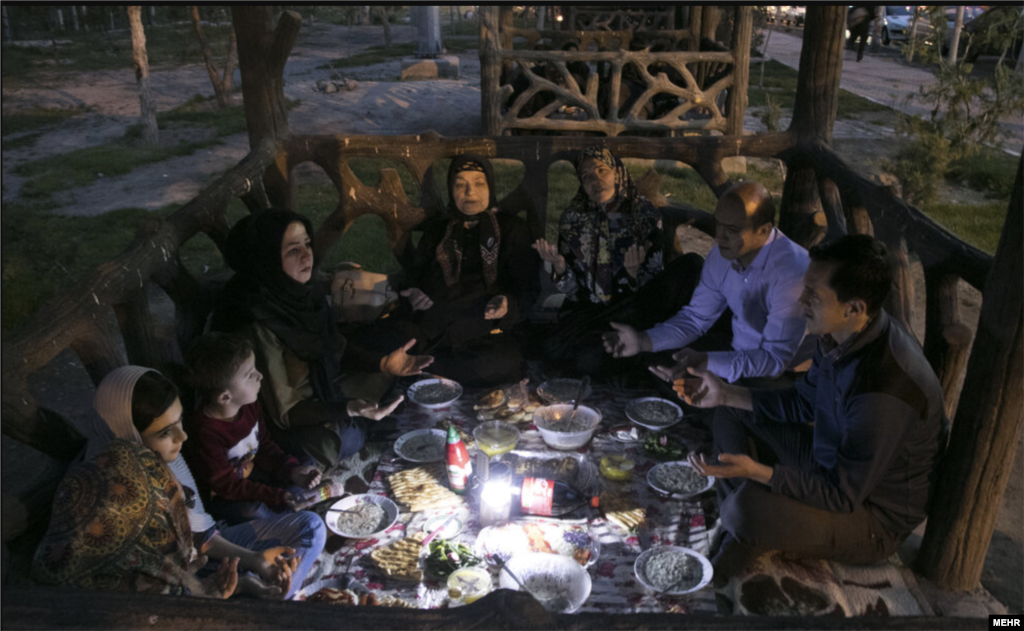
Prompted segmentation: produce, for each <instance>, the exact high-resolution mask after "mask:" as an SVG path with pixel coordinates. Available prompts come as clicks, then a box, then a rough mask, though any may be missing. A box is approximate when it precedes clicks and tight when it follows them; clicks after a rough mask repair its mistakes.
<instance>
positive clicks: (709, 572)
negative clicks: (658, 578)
mask: <svg viewBox="0 0 1024 631" xmlns="http://www.w3.org/2000/svg"><path fill="white" fill-rule="evenodd" d="M661 554H672V555H685V556H689V557H692V558H693V559H695V560H696V561H697V562H698V563H699V564H700V567H701V571H702V573H701V577H700V579H699V580H698V581H697V582H696V583H695V584H690V585H687V584H686V583H684V584H683V587H682V588H680V589H674V590H672V591H665V589H663V588H662V587H658V586H656V585H654V584H653V583H651V581H650V579H649V578H648V577H647V572H646V567H647V562H648V561H649V560H650V559H651V558H652V557H654V555H661ZM633 573H634V574H636V578H637V580H639V581H640V583H641V584H642V585H643V586H644V587H646V588H647V589H650V590H653V591H656V592H660V593H663V594H672V595H679V594H689V593H692V592H695V591H697V590H699V589H703V588H704V587H706V586H707V584H708V583H710V582H711V577H712V576H714V573H715V570H714V568H713V567H712V566H711V561H708V558H707V557H706V556H704V555H703V554H701V553H699V552H697V551H696V550H691V549H690V548H683V547H681V546H657V547H654V548H651V549H649V550H644V551H643V552H642V553H640V556H638V557H637V558H636V562H635V563H634V564H633ZM663 587H665V588H667V587H673V585H666V586H663Z"/></svg>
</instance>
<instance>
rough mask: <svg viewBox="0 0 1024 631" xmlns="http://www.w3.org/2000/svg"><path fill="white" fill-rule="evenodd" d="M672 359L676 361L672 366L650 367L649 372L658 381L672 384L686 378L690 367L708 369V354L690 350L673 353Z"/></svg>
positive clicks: (685, 349)
mask: <svg viewBox="0 0 1024 631" xmlns="http://www.w3.org/2000/svg"><path fill="white" fill-rule="evenodd" d="M672 359H674V360H676V363H675V365H673V366H651V367H650V368H649V370H650V371H651V372H652V373H654V375H655V376H656V377H658V378H659V379H662V380H664V381H668V382H672V381H675V380H676V379H682V378H684V377H686V375H687V374H689V373H687V371H686V370H687V368H690V367H691V366H692V367H693V368H696V369H698V370H707V368H708V354H707V353H702V352H700V351H695V350H693V349H690V348H684V349H681V350H679V351H677V352H676V353H673V355H672Z"/></svg>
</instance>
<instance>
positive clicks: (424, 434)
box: [395, 429, 447, 462]
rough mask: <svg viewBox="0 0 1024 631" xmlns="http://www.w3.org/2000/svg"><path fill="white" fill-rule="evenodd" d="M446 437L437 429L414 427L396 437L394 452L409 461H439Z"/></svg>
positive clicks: (443, 450)
mask: <svg viewBox="0 0 1024 631" xmlns="http://www.w3.org/2000/svg"><path fill="white" fill-rule="evenodd" d="M446 439H447V436H446V435H445V433H444V432H442V431H441V430H439V429H414V430H413V431H411V432H406V433H405V434H402V435H401V436H399V437H398V440H396V441H395V453H396V454H398V455H399V456H401V457H402V458H403V459H405V460H408V461H409V462H441V461H442V460H444V456H445V441H446Z"/></svg>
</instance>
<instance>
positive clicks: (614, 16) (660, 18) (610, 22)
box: [569, 6, 676, 31]
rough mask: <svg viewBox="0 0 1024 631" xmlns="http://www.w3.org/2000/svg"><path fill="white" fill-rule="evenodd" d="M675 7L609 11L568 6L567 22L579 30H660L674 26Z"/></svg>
mask: <svg viewBox="0 0 1024 631" xmlns="http://www.w3.org/2000/svg"><path fill="white" fill-rule="evenodd" d="M675 21H676V9H675V7H671V6H669V7H664V8H662V9H646V10H638V11H630V10H626V9H618V10H613V11H610V10H608V9H602V8H599V7H575V6H572V7H570V8H569V24H570V26H571V27H572V28H574V29H576V30H580V31H624V30H627V29H629V30H634V31H662V30H667V29H671V28H674V27H675Z"/></svg>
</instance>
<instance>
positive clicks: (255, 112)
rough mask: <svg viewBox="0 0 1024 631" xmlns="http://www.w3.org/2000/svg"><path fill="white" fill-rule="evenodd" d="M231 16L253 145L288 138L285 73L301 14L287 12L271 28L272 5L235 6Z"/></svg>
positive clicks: (253, 146)
mask: <svg viewBox="0 0 1024 631" xmlns="http://www.w3.org/2000/svg"><path fill="white" fill-rule="evenodd" d="M231 16H232V19H233V21H234V27H235V34H236V36H237V38H238V67H239V69H240V70H241V72H242V99H243V101H244V103H245V124H246V127H247V128H248V130H249V146H250V148H252V149H255V148H256V147H257V146H259V144H260V141H261V140H263V139H264V138H273V139H278V138H285V137H287V136H289V135H290V134H291V131H290V130H289V128H288V109H287V105H286V103H285V98H284V76H283V73H284V65H285V62H286V61H287V60H288V54H289V53H290V52H291V50H292V46H294V45H295V37H296V35H297V34H298V32H299V26H300V25H301V24H302V18H301V17H300V16H299V14H298V13H295V12H293V11H285V12H284V13H282V14H281V19H280V20H278V23H277V28H276V29H275V30H273V31H271V30H270V18H271V8H270V7H269V6H268V5H258V6H253V5H232V7H231Z"/></svg>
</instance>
